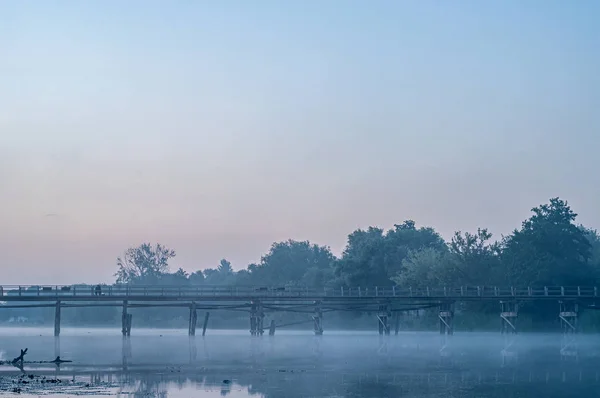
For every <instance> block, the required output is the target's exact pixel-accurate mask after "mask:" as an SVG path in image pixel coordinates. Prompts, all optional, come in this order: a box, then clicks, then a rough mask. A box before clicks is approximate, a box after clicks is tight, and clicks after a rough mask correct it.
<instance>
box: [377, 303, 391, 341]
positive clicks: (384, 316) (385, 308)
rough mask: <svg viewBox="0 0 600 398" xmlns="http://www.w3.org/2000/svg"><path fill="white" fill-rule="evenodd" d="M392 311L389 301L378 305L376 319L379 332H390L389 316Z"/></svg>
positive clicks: (387, 333) (381, 333)
mask: <svg viewBox="0 0 600 398" xmlns="http://www.w3.org/2000/svg"><path fill="white" fill-rule="evenodd" d="M391 317H392V312H391V309H390V305H389V303H385V304H380V305H379V313H378V314H377V320H378V321H379V322H378V323H379V334H380V335H383V334H386V335H389V334H390V322H389V320H390V318H391Z"/></svg>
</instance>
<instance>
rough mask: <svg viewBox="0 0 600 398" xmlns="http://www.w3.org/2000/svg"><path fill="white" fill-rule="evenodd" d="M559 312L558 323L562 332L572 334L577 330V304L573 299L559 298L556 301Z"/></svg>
mask: <svg viewBox="0 0 600 398" xmlns="http://www.w3.org/2000/svg"><path fill="white" fill-rule="evenodd" d="M558 304H559V308H560V312H559V318H560V325H561V329H562V332H563V334H574V333H577V331H578V325H577V318H578V312H579V305H578V304H577V302H576V301H575V300H561V301H559V302H558Z"/></svg>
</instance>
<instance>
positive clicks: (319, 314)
mask: <svg viewBox="0 0 600 398" xmlns="http://www.w3.org/2000/svg"><path fill="white" fill-rule="evenodd" d="M313 329H314V331H315V336H322V335H323V309H322V308H321V302H320V301H315V313H314V315H313Z"/></svg>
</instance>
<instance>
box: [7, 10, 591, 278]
mask: <svg viewBox="0 0 600 398" xmlns="http://www.w3.org/2000/svg"><path fill="white" fill-rule="evenodd" d="M599 15H600V3H599V2H596V1H593V0H580V1H572V2H568V1H558V0H528V1H520V0H506V1H500V0H490V1H479V0H473V1H461V0H457V1H429V0H422V1H421V0H420V1H412V0H405V1H403V0H401V1H396V0H394V1H378V0H372V1H355V0H344V1H342V0H330V1H317V0H305V1H274V0H273V1H267V0H256V1H252V2H250V1H243V0H239V1H233V0H222V1H216V0H213V1H208V0H207V1H200V0H198V1H191V0H189V1H168V2H167V1H141V0H132V1H126V2H124V1H116V0H106V1H100V0H90V1H75V0H72V1H66V0H65V1H56V0H55V1H51V0H48V1H44V2H41V1H28V0H5V1H1V2H0V205H1V206H0V251H1V252H2V254H3V256H2V260H0V264H1V265H0V269H1V270H2V271H3V272H2V282H1V283H2V284H40V283H44V284H50V283H51V284H69V283H79V282H86V283H96V282H109V281H112V280H113V279H114V278H113V274H114V272H115V271H116V265H115V263H116V261H115V260H116V257H117V256H119V255H121V254H122V253H123V252H124V250H125V249H127V248H128V247H131V246H134V245H138V244H140V243H143V242H160V243H162V244H165V245H167V246H169V247H171V248H173V249H175V250H176V252H177V257H176V258H175V259H174V260H173V262H172V263H171V267H172V268H173V269H176V268H178V267H182V268H184V269H185V270H187V271H189V272H192V271H195V270H198V269H204V268H207V267H215V266H216V265H217V264H218V262H219V260H220V259H221V258H223V257H225V258H227V259H228V260H230V261H231V262H232V265H233V267H234V268H235V269H240V268H244V267H245V266H246V265H247V264H248V263H250V262H257V261H259V260H260V257H261V255H263V254H264V253H266V252H267V251H268V249H269V247H270V245H271V244H272V242H274V241H280V240H286V239H296V240H310V241H311V242H314V243H318V244H322V245H328V246H330V247H331V248H332V250H333V251H334V253H336V254H339V253H340V252H341V251H342V250H343V248H344V245H345V243H346V238H347V235H348V234H349V233H350V232H352V231H353V230H355V229H357V228H366V227H368V226H370V225H376V226H380V227H384V228H390V227H392V226H393V224H394V223H401V222H402V221H403V220H406V219H413V220H415V221H416V223H417V225H418V226H433V227H434V228H436V229H437V230H438V231H439V232H440V233H441V234H442V235H443V236H444V237H446V238H450V237H451V236H452V234H453V232H454V231H456V230H461V231H474V230H476V229H477V228H478V227H486V228H489V230H490V231H491V232H492V233H494V234H495V236H496V237H498V238H500V237H501V235H502V234H508V233H510V232H511V230H513V229H514V228H517V227H519V225H520V223H521V221H522V220H524V219H525V218H527V217H528V216H529V215H530V209H531V208H532V207H534V206H536V205H538V204H541V203H544V202H546V201H547V200H548V199H549V198H551V197H555V196H559V197H561V198H562V199H566V200H567V201H569V204H570V205H571V206H572V207H573V209H574V210H575V211H576V212H577V213H579V221H580V222H582V223H584V224H586V225H588V226H590V227H598V228H600V208H599V207H598V205H597V203H598V197H599V194H600V177H599V175H598V174H597V172H596V170H597V169H598V168H599V166H600V160H598V157H597V154H598V153H599V151H600V135H599V133H600V112H598V109H600V74H598V70H600V25H598V24H597V20H598V16H599Z"/></svg>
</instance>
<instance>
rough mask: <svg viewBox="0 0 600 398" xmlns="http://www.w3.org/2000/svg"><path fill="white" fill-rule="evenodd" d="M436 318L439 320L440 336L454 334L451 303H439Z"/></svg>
mask: <svg viewBox="0 0 600 398" xmlns="http://www.w3.org/2000/svg"><path fill="white" fill-rule="evenodd" d="M438 318H439V320H440V334H442V335H445V334H448V335H452V334H454V308H453V304H452V303H448V302H446V303H441V305H440V309H439V313H438Z"/></svg>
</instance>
